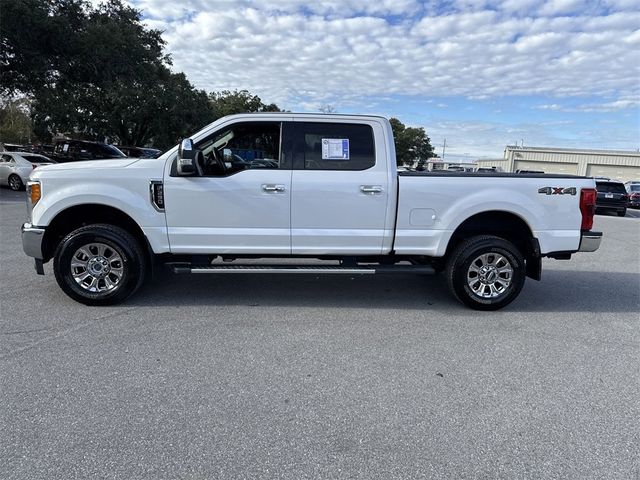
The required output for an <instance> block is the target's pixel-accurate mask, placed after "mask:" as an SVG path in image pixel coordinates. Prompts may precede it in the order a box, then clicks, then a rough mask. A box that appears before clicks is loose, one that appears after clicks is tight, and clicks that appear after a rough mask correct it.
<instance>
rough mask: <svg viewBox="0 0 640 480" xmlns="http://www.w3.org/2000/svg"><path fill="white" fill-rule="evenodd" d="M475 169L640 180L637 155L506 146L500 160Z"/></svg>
mask: <svg viewBox="0 0 640 480" xmlns="http://www.w3.org/2000/svg"><path fill="white" fill-rule="evenodd" d="M477 164H478V166H479V167H493V166H495V167H501V168H502V169H503V170H504V171H505V172H515V171H516V170H541V171H543V172H545V173H565V174H571V175H586V176H588V177H609V178H611V179H612V180H620V181H622V182H627V181H629V180H640V152H633V151H624V150H585V149H573V148H546V147H519V146H513V145H507V147H506V148H505V150H504V158H502V159H495V160H478V161H477Z"/></svg>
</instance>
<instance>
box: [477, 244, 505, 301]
mask: <svg viewBox="0 0 640 480" xmlns="http://www.w3.org/2000/svg"><path fill="white" fill-rule="evenodd" d="M512 279H513V267H512V266H511V263H509V261H508V260H507V259H506V258H505V257H504V256H502V255H500V254H499V253H483V254H482V255H480V256H478V257H476V259H475V260H474V261H473V262H471V264H470V265H469V270H468V271H467V285H468V286H469V288H470V289H471V290H472V291H473V293H475V294H476V295H477V296H479V297H481V298H496V297H499V296H500V295H502V294H503V293H504V292H506V291H507V289H508V288H509V285H511V280H512Z"/></svg>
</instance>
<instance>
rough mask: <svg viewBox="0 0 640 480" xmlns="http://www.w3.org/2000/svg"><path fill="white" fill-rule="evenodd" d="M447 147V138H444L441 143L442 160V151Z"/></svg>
mask: <svg viewBox="0 0 640 480" xmlns="http://www.w3.org/2000/svg"><path fill="white" fill-rule="evenodd" d="M446 148H447V139H446V138H445V139H444V142H443V144H442V160H444V151H445V149H446Z"/></svg>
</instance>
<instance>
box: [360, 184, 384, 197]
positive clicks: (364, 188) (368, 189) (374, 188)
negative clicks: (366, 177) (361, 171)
mask: <svg viewBox="0 0 640 480" xmlns="http://www.w3.org/2000/svg"><path fill="white" fill-rule="evenodd" d="M360 191H361V192H362V193H365V194H367V195H378V194H380V193H382V187H381V186H380V185H360Z"/></svg>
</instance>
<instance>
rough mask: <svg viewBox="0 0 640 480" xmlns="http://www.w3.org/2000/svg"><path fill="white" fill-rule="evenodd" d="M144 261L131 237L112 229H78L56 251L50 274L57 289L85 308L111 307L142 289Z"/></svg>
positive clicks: (100, 227) (138, 247) (98, 225)
mask: <svg viewBox="0 0 640 480" xmlns="http://www.w3.org/2000/svg"><path fill="white" fill-rule="evenodd" d="M145 259H146V257H145V255H144V252H143V250H142V248H141V246H140V243H139V242H138V241H137V240H136V238H135V237H133V236H132V235H131V234H129V233H128V232H126V231H125V230H123V229H122V228H120V227H116V226H114V225H106V224H97V225H88V226H86V227H81V228H78V229H77V230H74V231H73V232H71V233H70V234H69V235H67V236H66V237H65V238H64V239H63V240H62V242H60V245H58V248H57V250H56V253H55V256H54V261H53V272H54V274H55V277H56V281H57V282H58V285H60V288H62V290H63V291H64V292H65V293H66V294H67V295H69V296H70V297H71V298H73V299H74V300H76V301H78V302H80V303H84V304H85V305H113V304H116V303H120V302H122V301H123V300H125V299H126V298H127V297H129V296H130V295H132V294H133V293H134V292H135V291H136V290H138V288H140V286H141V285H142V283H143V281H144V277H145V271H146V260H145Z"/></svg>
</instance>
